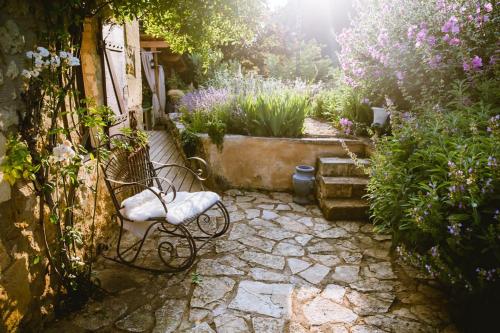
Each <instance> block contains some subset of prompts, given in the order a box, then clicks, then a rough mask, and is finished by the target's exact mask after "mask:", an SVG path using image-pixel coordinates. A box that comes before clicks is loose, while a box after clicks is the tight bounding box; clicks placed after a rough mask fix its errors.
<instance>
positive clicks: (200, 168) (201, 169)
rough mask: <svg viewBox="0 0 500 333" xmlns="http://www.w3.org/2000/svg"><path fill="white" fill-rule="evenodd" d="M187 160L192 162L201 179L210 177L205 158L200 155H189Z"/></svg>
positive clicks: (196, 173)
mask: <svg viewBox="0 0 500 333" xmlns="http://www.w3.org/2000/svg"><path fill="white" fill-rule="evenodd" d="M187 160H188V161H190V162H191V165H192V166H193V167H192V168H191V169H192V170H193V171H194V173H195V175H196V178H198V179H199V180H201V181H205V180H207V179H208V176H209V169H208V164H207V162H206V161H205V160H204V159H202V158H199V157H189V158H188V159H187Z"/></svg>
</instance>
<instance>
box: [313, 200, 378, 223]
mask: <svg viewBox="0 0 500 333" xmlns="http://www.w3.org/2000/svg"><path fill="white" fill-rule="evenodd" d="M320 207H321V210H322V211H323V215H324V216H325V218H326V219H327V220H331V221H341V220H349V221H368V217H369V205H368V202H367V201H366V200H363V199H330V200H320Z"/></svg>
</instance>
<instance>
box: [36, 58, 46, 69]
mask: <svg viewBox="0 0 500 333" xmlns="http://www.w3.org/2000/svg"><path fill="white" fill-rule="evenodd" d="M44 63H45V62H44V61H43V60H42V58H40V57H36V58H35V67H38V68H40V67H42V66H43V64H44Z"/></svg>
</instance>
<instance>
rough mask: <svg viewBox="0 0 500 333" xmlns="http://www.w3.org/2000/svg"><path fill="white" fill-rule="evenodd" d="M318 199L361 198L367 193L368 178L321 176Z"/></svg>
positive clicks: (318, 179) (319, 178)
mask: <svg viewBox="0 0 500 333" xmlns="http://www.w3.org/2000/svg"><path fill="white" fill-rule="evenodd" d="M317 181H318V187H317V188H318V199H334V198H352V199H360V198H361V197H362V196H364V195H365V194H366V185H367V184H368V178H362V177H324V176H319V177H318V178H317Z"/></svg>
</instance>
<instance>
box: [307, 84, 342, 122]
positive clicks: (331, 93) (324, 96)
mask: <svg viewBox="0 0 500 333" xmlns="http://www.w3.org/2000/svg"><path fill="white" fill-rule="evenodd" d="M339 100H340V96H339V91H338V89H336V90H334V89H329V90H322V91H320V92H319V93H318V94H317V95H316V96H314V98H313V101H312V106H311V114H310V116H311V117H314V118H317V119H324V120H338V119H340V115H339V114H338V112H337V111H338V110H339V105H338V104H339Z"/></svg>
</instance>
